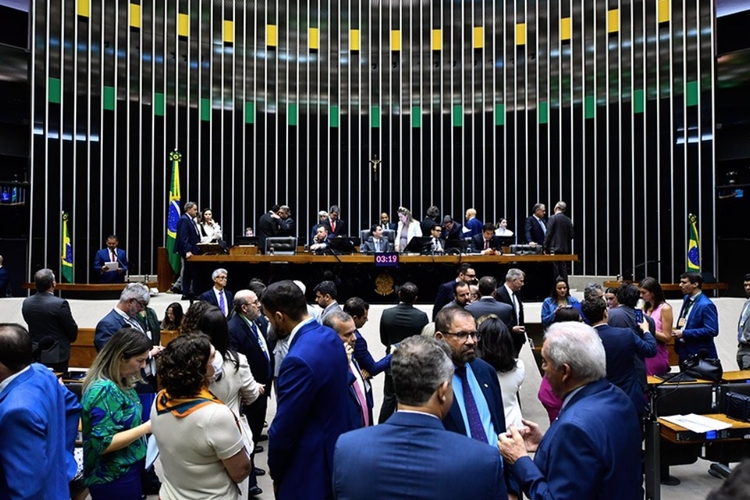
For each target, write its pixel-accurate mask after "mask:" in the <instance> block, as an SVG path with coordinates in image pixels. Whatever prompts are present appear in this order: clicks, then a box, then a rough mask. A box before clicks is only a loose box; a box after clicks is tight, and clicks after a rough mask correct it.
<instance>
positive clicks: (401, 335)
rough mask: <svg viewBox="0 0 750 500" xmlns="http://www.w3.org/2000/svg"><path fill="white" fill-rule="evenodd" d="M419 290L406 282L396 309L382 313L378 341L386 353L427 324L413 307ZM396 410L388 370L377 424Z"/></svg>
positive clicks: (416, 333) (418, 332)
mask: <svg viewBox="0 0 750 500" xmlns="http://www.w3.org/2000/svg"><path fill="white" fill-rule="evenodd" d="M418 293H419V289H418V288H417V285H415V284H414V283H411V282H409V281H407V282H406V283H404V284H403V285H401V288H400V289H399V291H398V298H399V300H400V302H399V303H398V305H397V306H396V307H391V308H389V309H386V310H384V311H383V316H382V317H381V318H380V341H381V342H382V343H383V345H384V346H385V347H386V351H385V352H386V353H389V352H390V351H391V346H392V345H393V344H397V343H399V342H401V341H402V340H404V339H405V338H408V337H411V336H412V335H419V334H420V333H422V328H424V326H425V325H426V324H427V323H429V320H428V319H427V314H425V313H424V312H423V311H420V310H419V309H417V308H415V307H414V303H415V302H416V301H417V294H418ZM395 410H396V392H395V390H394V387H393V378H392V377H391V372H390V370H387V371H386V372H385V386H384V387H383V406H381V407H380V416H379V417H378V423H380V424H382V423H383V422H385V421H386V420H388V417H390V416H391V415H392V414H393V412H394V411H395Z"/></svg>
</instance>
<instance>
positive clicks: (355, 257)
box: [188, 253, 578, 264]
mask: <svg viewBox="0 0 750 500" xmlns="http://www.w3.org/2000/svg"><path fill="white" fill-rule="evenodd" d="M188 260H189V261H190V262H247V263H249V264H260V263H274V262H278V263H289V264H312V263H329V264H330V263H337V262H338V263H341V264H373V263H374V262H375V256H374V255H363V254H352V255H313V254H310V253H301V254H296V255H193V256H192V257H190V259H188ZM570 261H578V255H576V254H555V255H399V256H398V262H399V264H402V263H403V264H429V263H438V264H459V263H462V262H472V263H485V264H487V263H493V262H496V263H498V264H510V263H513V262H570Z"/></svg>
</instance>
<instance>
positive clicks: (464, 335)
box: [443, 331, 482, 343]
mask: <svg viewBox="0 0 750 500" xmlns="http://www.w3.org/2000/svg"><path fill="white" fill-rule="evenodd" d="M443 335H451V336H453V337H454V338H455V339H456V340H458V341H459V342H462V343H463V342H466V341H467V340H469V337H473V338H474V340H479V339H481V338H482V334H481V333H479V332H477V331H473V332H456V333H451V332H445V333H443Z"/></svg>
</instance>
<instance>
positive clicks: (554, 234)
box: [544, 201, 573, 282]
mask: <svg viewBox="0 0 750 500" xmlns="http://www.w3.org/2000/svg"><path fill="white" fill-rule="evenodd" d="M567 208H568V206H567V205H566V204H565V202H564V201H558V202H557V204H556V205H555V215H553V216H552V217H550V218H549V220H548V221H547V234H546V235H545V237H544V252H545V253H549V254H554V253H563V254H569V253H572V252H573V250H572V246H571V243H570V242H571V240H572V239H573V221H571V220H570V217H568V216H567V215H565V210H566V209H567ZM558 276H559V277H561V278H562V279H564V280H565V282H567V281H568V263H567V262H553V263H552V278H553V279H557V277H558Z"/></svg>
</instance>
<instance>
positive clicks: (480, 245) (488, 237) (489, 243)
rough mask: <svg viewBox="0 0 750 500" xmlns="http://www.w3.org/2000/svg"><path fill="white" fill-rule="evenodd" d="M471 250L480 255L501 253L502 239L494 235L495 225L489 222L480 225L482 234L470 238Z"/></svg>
mask: <svg viewBox="0 0 750 500" xmlns="http://www.w3.org/2000/svg"><path fill="white" fill-rule="evenodd" d="M471 246H472V250H473V251H474V252H475V253H481V254H482V255H502V253H503V248H502V241H501V240H500V238H499V237H497V236H495V226H494V225H492V223H491V222H488V223H486V224H485V225H484V226H482V234H477V235H476V236H474V237H473V238H472V239H471Z"/></svg>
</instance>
